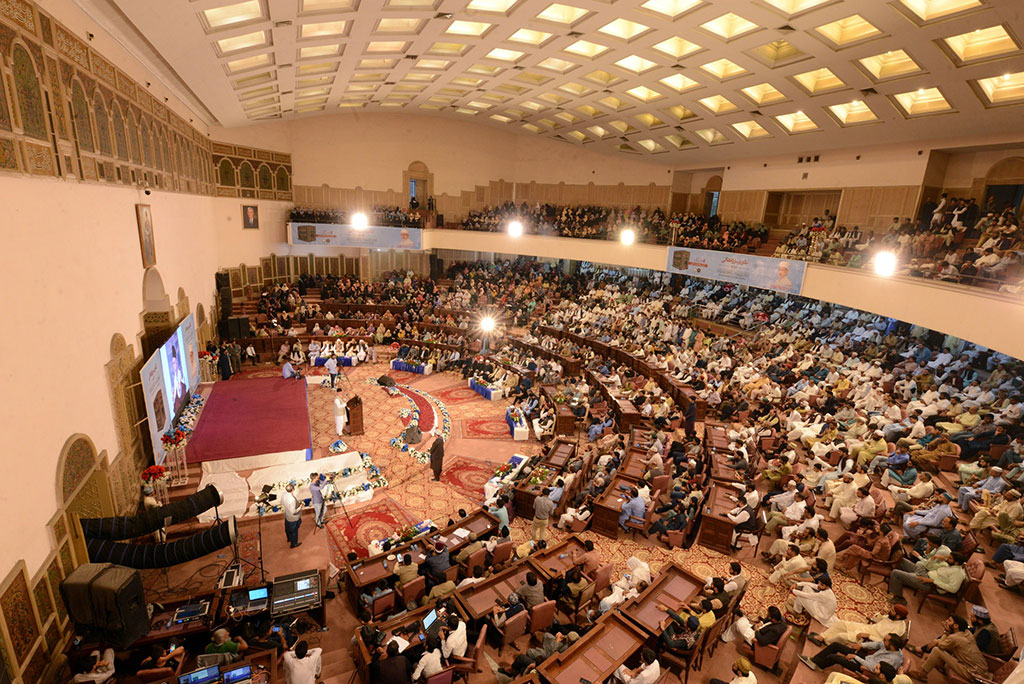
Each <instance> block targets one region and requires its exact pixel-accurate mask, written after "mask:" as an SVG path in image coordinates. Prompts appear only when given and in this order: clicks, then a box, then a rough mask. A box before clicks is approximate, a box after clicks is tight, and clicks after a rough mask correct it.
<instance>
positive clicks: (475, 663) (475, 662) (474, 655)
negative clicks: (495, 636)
mask: <svg viewBox="0 0 1024 684" xmlns="http://www.w3.org/2000/svg"><path fill="white" fill-rule="evenodd" d="M486 639H487V625H486V624H485V625H484V626H483V627H481V628H480V634H479V635H477V638H476V642H475V643H471V644H469V646H468V647H467V648H466V655H465V656H457V655H453V656H452V657H451V659H450V660H451V663H452V665H453V667H454V668H455V674H457V675H459V676H461V677H463V678H464V679H467V680H468V679H469V675H471V674H476V673H478V672H481V671H482V668H481V667H480V659H481V658H482V657H483V655H484V644H486V643H487V641H486Z"/></svg>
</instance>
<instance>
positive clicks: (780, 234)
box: [755, 228, 791, 257]
mask: <svg viewBox="0 0 1024 684" xmlns="http://www.w3.org/2000/svg"><path fill="white" fill-rule="evenodd" d="M790 232H791V231H790V230H789V229H788V228H772V229H770V230H769V231H768V237H767V238H765V241H764V243H763V244H762V245H761V246H760V247H759V248H758V250H757V251H756V252H755V254H757V256H766V257H770V256H772V255H773V254H775V250H776V249H777V248H778V246H779V245H780V244H782V243H783V242H785V241H786V237H787V236H788V235H789V234H790Z"/></svg>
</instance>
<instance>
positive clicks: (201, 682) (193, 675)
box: [178, 665, 220, 684]
mask: <svg viewBox="0 0 1024 684" xmlns="http://www.w3.org/2000/svg"><path fill="white" fill-rule="evenodd" d="M218 679H220V668H219V667H217V666H216V665H211V666H210V667H204V668H202V669H201V670H195V671H193V672H189V673H187V674H183V675H180V676H179V677H178V684H209V682H215V681H217V680H218Z"/></svg>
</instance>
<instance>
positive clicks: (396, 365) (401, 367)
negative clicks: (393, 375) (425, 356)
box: [391, 359, 427, 375]
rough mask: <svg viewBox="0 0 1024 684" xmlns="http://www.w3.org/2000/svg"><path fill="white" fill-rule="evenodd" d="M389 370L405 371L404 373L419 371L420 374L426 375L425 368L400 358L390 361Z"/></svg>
mask: <svg viewBox="0 0 1024 684" xmlns="http://www.w3.org/2000/svg"><path fill="white" fill-rule="evenodd" d="M391 370H397V371H405V372H406V373H419V374H420V375H426V374H427V373H426V368H425V367H424V366H421V365H420V364H418V363H416V364H413V363H407V362H405V361H402V360H400V359H395V360H394V361H392V362H391Z"/></svg>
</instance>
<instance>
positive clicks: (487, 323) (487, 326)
mask: <svg viewBox="0 0 1024 684" xmlns="http://www.w3.org/2000/svg"><path fill="white" fill-rule="evenodd" d="M480 329H481V330H483V331H484V332H491V331H492V330H494V319H493V318H491V317H490V316H484V317H483V318H481V319H480Z"/></svg>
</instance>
